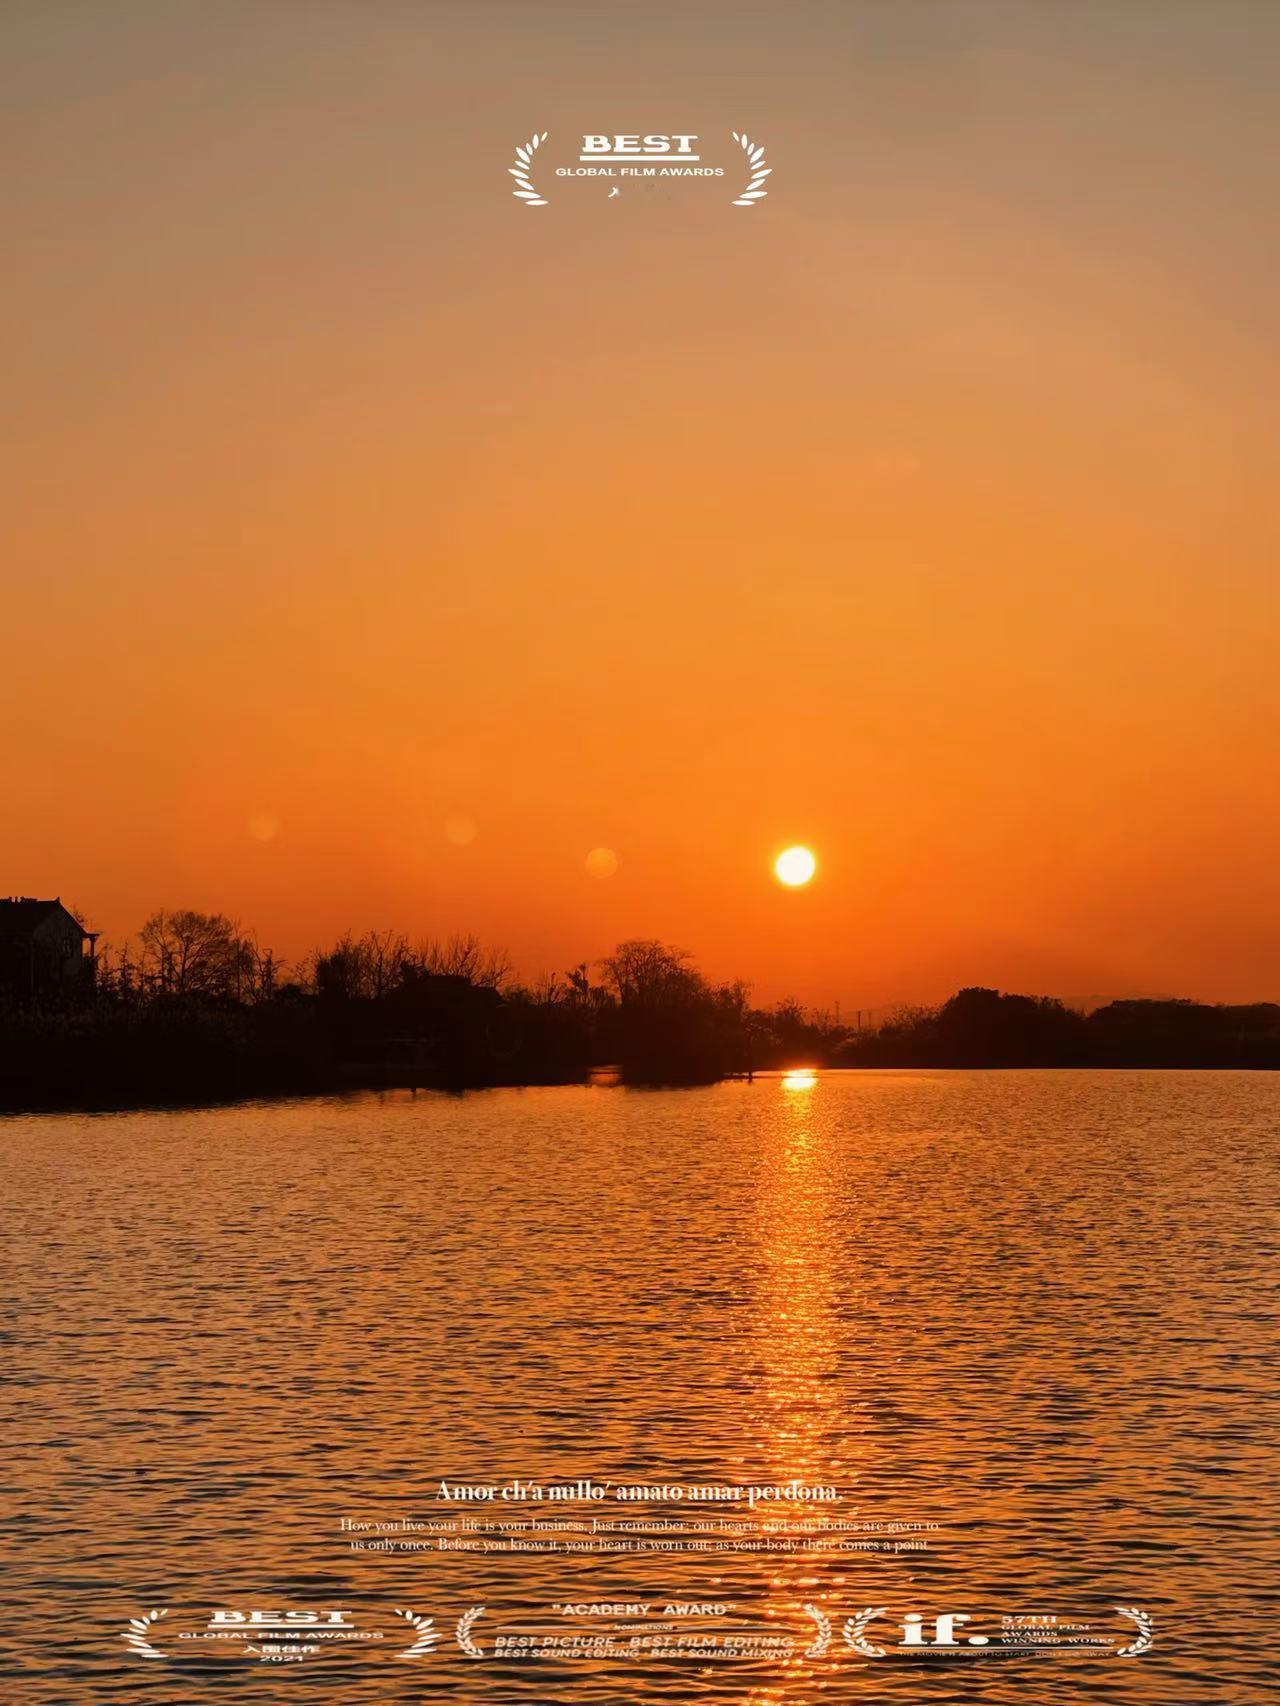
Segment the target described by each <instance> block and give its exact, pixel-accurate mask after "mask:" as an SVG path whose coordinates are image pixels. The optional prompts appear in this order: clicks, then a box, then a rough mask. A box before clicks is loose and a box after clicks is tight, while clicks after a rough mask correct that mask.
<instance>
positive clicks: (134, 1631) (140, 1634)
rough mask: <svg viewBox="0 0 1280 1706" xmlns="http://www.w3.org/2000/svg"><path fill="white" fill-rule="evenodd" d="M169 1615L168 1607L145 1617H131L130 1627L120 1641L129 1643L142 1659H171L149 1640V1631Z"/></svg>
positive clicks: (149, 1612)
mask: <svg viewBox="0 0 1280 1706" xmlns="http://www.w3.org/2000/svg"><path fill="white" fill-rule="evenodd" d="M168 1615H169V1609H168V1607H167V1606H166V1607H165V1609H164V1610H163V1611H148V1612H147V1614H146V1616H145V1617H131V1618H130V1619H129V1627H128V1628H127V1629H126V1630H125V1632H124V1634H123V1635H122V1636H121V1637H120V1639H121V1640H122V1641H127V1642H128V1643H129V1646H130V1647H131V1649H132V1650H133V1651H134V1652H135V1653H137V1654H138V1655H139V1657H140V1658H144V1659H167V1658H168V1657H169V1655H168V1653H162V1652H160V1651H159V1649H158V1648H156V1647H153V1646H152V1645H151V1643H150V1641H149V1640H148V1639H147V1631H148V1630H149V1629H150V1628H151V1627H152V1625H153V1624H156V1623H158V1622H159V1621H160V1619H161V1618H162V1617H167V1616H168Z"/></svg>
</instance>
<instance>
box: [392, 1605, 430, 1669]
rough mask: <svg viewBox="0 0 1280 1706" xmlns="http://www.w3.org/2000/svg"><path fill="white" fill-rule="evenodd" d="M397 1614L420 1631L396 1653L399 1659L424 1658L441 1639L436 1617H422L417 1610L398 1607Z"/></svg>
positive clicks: (411, 1626)
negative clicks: (408, 1643) (403, 1609)
mask: <svg viewBox="0 0 1280 1706" xmlns="http://www.w3.org/2000/svg"><path fill="white" fill-rule="evenodd" d="M396 1616H397V1617H403V1618H404V1620H405V1622H406V1623H407V1624H408V1625H409V1626H410V1628H412V1629H416V1630H417V1631H418V1633H417V1636H416V1637H415V1639H414V1641H413V1642H412V1644H411V1645H410V1646H408V1647H402V1648H401V1650H400V1651H399V1652H398V1653H397V1654H396V1655H395V1656H396V1658H398V1659H424V1658H426V1656H427V1654H428V1653H429V1652H430V1651H431V1649H432V1648H433V1647H434V1646H435V1644H436V1642H437V1641H438V1640H439V1639H440V1631H439V1630H438V1629H437V1628H436V1627H435V1618H434V1617H420V1616H419V1615H418V1613H417V1612H416V1611H401V1610H400V1609H399V1607H397V1608H396Z"/></svg>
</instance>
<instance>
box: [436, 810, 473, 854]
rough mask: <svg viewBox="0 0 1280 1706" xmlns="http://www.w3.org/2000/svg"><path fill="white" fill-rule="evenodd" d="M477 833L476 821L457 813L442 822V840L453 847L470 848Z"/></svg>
mask: <svg viewBox="0 0 1280 1706" xmlns="http://www.w3.org/2000/svg"><path fill="white" fill-rule="evenodd" d="M478 833H479V831H478V829H477V827H476V820H475V819H474V818H472V817H463V816H462V815H461V813H459V814H458V815H456V816H454V817H447V818H446V819H445V820H444V838H445V840H446V841H451V842H452V843H453V845H454V846H455V847H470V845H471V843H472V842H473V841H474V840H475V838H476V836H477V834H478Z"/></svg>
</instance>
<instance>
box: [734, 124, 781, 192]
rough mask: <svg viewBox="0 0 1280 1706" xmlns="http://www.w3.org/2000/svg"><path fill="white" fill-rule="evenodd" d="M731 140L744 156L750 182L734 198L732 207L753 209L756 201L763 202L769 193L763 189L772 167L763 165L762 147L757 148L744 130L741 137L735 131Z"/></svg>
mask: <svg viewBox="0 0 1280 1706" xmlns="http://www.w3.org/2000/svg"><path fill="white" fill-rule="evenodd" d="M733 140H734V141H735V142H736V143H737V144H738V146H739V148H741V150H742V152H743V153H744V154H745V155H746V157H747V165H748V167H749V168H750V172H751V181H750V182H749V183H748V185H747V187H746V189H745V190H742V191H740V192H739V194H738V195H737V196H736V197H735V198H734V203H733V205H734V206H735V207H754V206H755V205H756V203H757V202H758V201H763V200H764V198H765V197H766V196H767V195H768V193H769V192H768V190H767V189H765V188H764V181H765V179H766V178H767V177H768V176H769V174H770V173H771V172H772V171H773V167H772V166H766V165H765V163H764V148H763V146H757V145H756V144H754V143H753V142H752V141H751V138H750V137H749V136H748V135H747V133H746V131H745V130H744V131H743V133H742V135H741V136H739V135H738V133H737V131H736V130H735V131H734V133H733Z"/></svg>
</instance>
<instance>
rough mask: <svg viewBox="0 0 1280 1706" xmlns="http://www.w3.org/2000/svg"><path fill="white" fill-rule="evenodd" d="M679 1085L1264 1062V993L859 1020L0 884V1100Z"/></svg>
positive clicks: (655, 976)
mask: <svg viewBox="0 0 1280 1706" xmlns="http://www.w3.org/2000/svg"><path fill="white" fill-rule="evenodd" d="M604 1066H608V1067H610V1068H612V1069H613V1073H614V1074H616V1078H617V1081H619V1082H621V1083H624V1084H632V1085H650V1086H653V1085H672V1086H679V1085H695V1084H708V1083H714V1082H716V1081H718V1080H720V1079H723V1078H727V1077H733V1076H751V1075H752V1074H754V1073H756V1072H761V1071H767V1070H779V1069H786V1068H789V1067H799V1066H809V1067H828V1068H857V1067H866V1068H884V1067H890V1068H892V1067H899V1068H903V1067H917V1068H933V1069H944V1070H945V1069H952V1068H971V1069H982V1068H1018V1067H1065V1068H1112V1067H1131V1068H1132V1067H1145V1068H1198V1069H1224V1068H1236V1069H1240V1068H1247V1069H1261V1070H1275V1069H1277V1068H1280V1005H1278V1004H1276V1003H1273V1002H1260V1003H1252V1004H1247V1005H1237V1006H1227V1005H1209V1004H1206V1003H1202V1002H1196V1001H1191V1000H1178V999H1160V1000H1145V999H1126V1000H1117V1001H1111V1002H1108V1003H1107V1004H1105V1005H1103V1006H1099V1007H1097V1008H1095V1009H1094V1010H1093V1011H1091V1012H1088V1013H1085V1012H1083V1011H1080V1010H1079V1009H1077V1008H1074V1007H1071V1006H1069V1005H1067V1004H1066V1003H1064V1002H1063V1001H1060V1000H1058V999H1056V998H1054V997H1051V996H1028V995H1019V994H1006V993H1002V992H1000V991H997V990H994V989H987V988H982V987H974V988H966V989H962V990H960V991H958V992H957V993H956V994H955V995H953V996H951V997H950V998H949V999H948V1000H946V1001H944V1002H942V1003H941V1004H940V1005H937V1006H933V1007H914V1008H905V1007H904V1008H901V1009H898V1010H897V1011H896V1012H893V1013H891V1014H890V1015H889V1016H888V1017H887V1018H884V1019H882V1020H881V1021H880V1022H879V1023H877V1024H875V1025H874V1026H870V1027H867V1028H865V1029H864V1028H861V1027H858V1026H849V1025H847V1024H842V1023H841V1022H840V1021H839V1019H838V1018H837V1017H833V1016H832V1015H831V1014H829V1013H824V1012H820V1011H813V1010H810V1009H806V1008H804V1007H802V1006H801V1005H800V1004H799V1003H798V1002H796V1001H781V1002H778V1003H775V1004H774V1005H773V1006H771V1007H757V1006H753V1005H752V1004H751V1001H750V999H749V988H748V985H747V984H746V983H744V982H741V981H733V982H729V983H715V982H712V981H711V980H709V979H708V978H706V977H705V976H704V975H703V974H702V973H701V972H700V971H699V970H698V969H697V967H696V966H695V965H694V963H693V961H692V959H691V957H690V956H689V955H688V954H687V953H685V952H684V951H683V950H681V949H679V948H676V947H672V946H671V945H669V944H667V943H663V942H661V941H658V940H655V939H632V940H629V941H625V942H622V943H620V944H619V945H618V946H617V947H616V948H615V949H614V951H613V953H612V954H609V955H606V956H605V957H604V958H603V959H602V960H600V961H598V962H596V963H595V964H588V963H585V962H584V963H581V964H579V965H577V966H574V967H573V968H571V969H570V970H569V971H567V972H564V973H554V974H548V975H546V976H544V977H542V978H541V979H539V980H537V981H536V982H535V983H534V984H532V985H530V984H526V983H520V982H518V981H517V980H516V979H515V977H514V976H513V974H512V971H511V967H510V964H509V962H508V960H507V958H506V956H505V955H504V954H503V953H501V952H500V951H495V950H491V949H487V948H485V947H484V946H483V945H482V944H481V943H480V942H479V941H478V940H477V939H476V938H475V937H473V936H464V935H458V936H452V937H449V938H446V939H443V940H431V941H426V942H421V943H418V944H416V945H413V944H411V943H410V941H409V939H408V938H407V937H405V936H403V935H400V934H397V933H395V932H393V931H383V932H377V931H370V932H367V933H366V934H364V935H363V936H359V937H356V936H352V935H347V936H344V937H343V938H341V939H340V940H339V941H338V942H336V943H335V944H333V946H332V947H330V948H328V949H325V950H317V951H316V952H314V953H313V954H312V955H310V956H309V957H308V958H307V959H306V960H305V961H303V962H302V963H300V964H298V965H297V966H294V967H292V968H291V967H290V966H288V965H287V964H285V963H284V962H283V961H282V960H280V958H279V957H278V956H276V955H274V954H273V953H272V952H271V951H270V950H264V949H261V948H259V946H258V945H257V943H256V942H255V941H254V940H253V939H252V938H251V937H249V936H247V935H245V934H244V933H242V932H241V931H240V930H239V928H238V927H237V926H236V925H235V924H234V923H233V922H232V921H231V920H229V919H227V918H226V917H224V916H223V915H221V914H208V913H199V912H194V911H189V910H187V911H177V912H157V913H155V914H153V915H152V916H151V918H149V919H148V920H147V922H146V924H145V925H144V926H143V928H142V930H141V932H140V933H139V936H138V938H137V939H136V941H131V942H127V943H125V944H123V945H122V946H121V947H119V948H117V949H112V948H110V947H109V946H105V945H104V946H101V947H100V946H99V945H98V938H97V935H96V933H95V932H92V931H88V930H86V929H85V927H84V925H83V923H82V922H81V921H80V920H78V919H77V918H76V917H75V915H74V913H73V912H71V911H70V910H69V909H67V908H65V907H63V906H62V904H61V902H60V901H32V900H27V899H14V900H10V901H0V1108H3V1109H5V1110H7V1111H16V1110H20V1109H25V1108H39V1107H55V1106H60V1107H81V1108H84V1107H97V1108H104V1109H109V1108H118V1107H128V1106H133V1105H144V1104H155V1103H174V1104H178V1103H191V1102H205V1101H224V1100H238V1099H243V1098H246V1097H269V1096H281V1095H304V1094H323V1093H329V1092H333V1091H338V1090H344V1089H361V1088H365V1089H367V1088H424V1089H425V1088H445V1089H448V1088H454V1089H466V1088H483V1087H490V1086H497V1085H535V1084H563V1083H574V1082H581V1081H585V1080H586V1079H587V1078H588V1077H589V1075H590V1074H591V1073H592V1072H593V1071H596V1072H597V1073H598V1071H599V1069H600V1068H601V1067H604Z"/></svg>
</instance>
